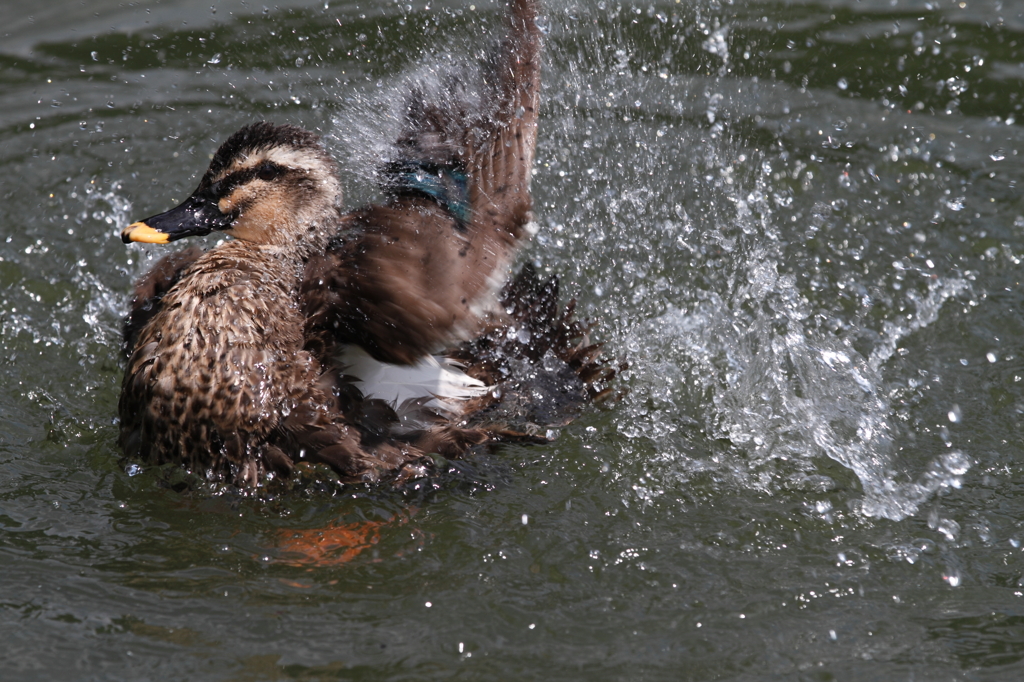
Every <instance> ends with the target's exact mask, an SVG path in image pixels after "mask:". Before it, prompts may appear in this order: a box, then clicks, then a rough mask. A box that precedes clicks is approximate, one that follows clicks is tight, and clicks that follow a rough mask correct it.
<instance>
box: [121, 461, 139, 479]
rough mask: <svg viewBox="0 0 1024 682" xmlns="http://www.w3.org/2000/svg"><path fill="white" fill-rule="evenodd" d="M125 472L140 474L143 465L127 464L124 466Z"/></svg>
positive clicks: (130, 474)
mask: <svg viewBox="0 0 1024 682" xmlns="http://www.w3.org/2000/svg"><path fill="white" fill-rule="evenodd" d="M124 472H125V473H126V474H128V475H129V476H138V475H139V474H141V473H142V465H141V464H129V465H128V466H126V467H125V468H124Z"/></svg>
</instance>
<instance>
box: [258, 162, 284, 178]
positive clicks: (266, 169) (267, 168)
mask: <svg viewBox="0 0 1024 682" xmlns="http://www.w3.org/2000/svg"><path fill="white" fill-rule="evenodd" d="M280 174H281V169H280V168H279V167H277V166H275V165H274V164H272V163H263V164H260V166H259V168H257V169H256V177H257V178H259V179H260V180H263V181H264V182H270V181H271V180H273V179H274V178H276V177H277V176H278V175H280Z"/></svg>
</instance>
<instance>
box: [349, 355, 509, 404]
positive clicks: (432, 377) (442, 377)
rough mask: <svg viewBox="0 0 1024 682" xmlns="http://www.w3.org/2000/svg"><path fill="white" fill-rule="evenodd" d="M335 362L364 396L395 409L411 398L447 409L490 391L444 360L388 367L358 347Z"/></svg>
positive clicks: (454, 364) (459, 366)
mask: <svg viewBox="0 0 1024 682" xmlns="http://www.w3.org/2000/svg"><path fill="white" fill-rule="evenodd" d="M337 362H338V364H339V365H340V366H341V367H342V371H343V372H344V373H345V374H347V375H349V376H352V377H355V378H356V379H358V382H357V383H358V384H359V390H360V391H362V392H363V395H365V396H367V397H371V398H379V399H381V400H386V401H387V402H389V403H391V404H392V405H394V406H395V407H396V408H401V406H402V405H403V404H404V403H405V402H406V401H407V400H410V399H412V400H419V399H421V398H431V399H432V400H431V401H429V402H427V403H426V405H427V406H432V407H439V408H443V409H449V410H450V409H453V408H454V407H455V405H454V403H456V402H458V401H461V400H468V399H469V398H475V397H478V396H482V395H485V394H486V393H487V392H488V391H490V390H491V387H490V386H487V385H485V384H484V382H482V381H480V380H479V379H474V378H473V377H471V376H469V375H468V374H466V373H465V372H463V371H462V369H461V365H459V363H457V362H455V361H454V360H450V359H448V358H444V357H440V358H439V357H435V356H433V355H427V356H424V357H423V359H421V360H420V361H419V362H418V363H416V364H415V365H390V364H388V363H386V362H380V361H378V360H374V359H373V358H372V357H370V355H369V354H368V353H367V352H366V351H364V350H363V349H362V348H360V347H359V346H345V347H344V349H343V350H342V352H341V353H340V354H339V355H338V357H337ZM456 411H457V410H456Z"/></svg>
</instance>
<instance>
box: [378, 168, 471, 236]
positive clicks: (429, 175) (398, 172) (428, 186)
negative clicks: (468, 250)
mask: <svg viewBox="0 0 1024 682" xmlns="http://www.w3.org/2000/svg"><path fill="white" fill-rule="evenodd" d="M383 175H384V177H385V178H386V187H387V189H388V192H389V193H391V194H392V195H393V196H396V197H397V196H410V195H411V196H425V197H427V198H429V199H433V200H434V201H436V202H437V203H438V204H440V205H441V206H442V207H444V208H445V209H447V210H448V212H450V213H451V214H452V216H453V217H454V218H455V222H456V225H457V227H458V229H459V230H460V231H462V232H465V231H466V228H467V227H468V226H469V221H470V218H471V213H472V211H471V209H470V206H469V177H468V176H467V175H466V171H465V170H464V169H463V168H462V167H460V166H451V165H446V166H442V165H439V164H436V163H429V162H425V161H412V160H403V161H394V162H392V163H389V164H388V165H387V166H386V167H385V169H384V173H383Z"/></svg>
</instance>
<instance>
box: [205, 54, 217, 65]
mask: <svg viewBox="0 0 1024 682" xmlns="http://www.w3.org/2000/svg"><path fill="white" fill-rule="evenodd" d="M206 63H207V64H220V52H218V53H217V54H215V55H213V56H212V57H210V59H209V60H208V61H207V62H206Z"/></svg>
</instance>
